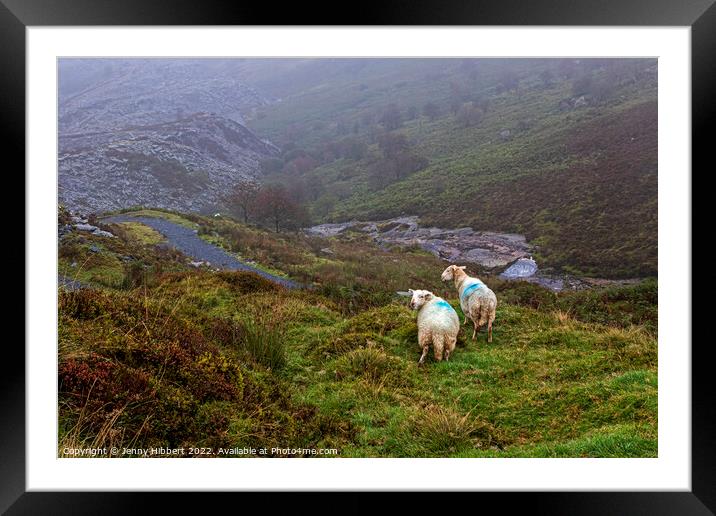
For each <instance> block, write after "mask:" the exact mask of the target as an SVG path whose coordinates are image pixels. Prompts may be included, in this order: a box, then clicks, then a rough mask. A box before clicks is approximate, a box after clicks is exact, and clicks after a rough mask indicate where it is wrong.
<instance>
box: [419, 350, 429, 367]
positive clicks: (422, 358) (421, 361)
mask: <svg viewBox="0 0 716 516" xmlns="http://www.w3.org/2000/svg"><path fill="white" fill-rule="evenodd" d="M427 354H428V346H425V347H424V348H423V354H422V355H420V360H418V365H423V362H425V357H426V356H427Z"/></svg>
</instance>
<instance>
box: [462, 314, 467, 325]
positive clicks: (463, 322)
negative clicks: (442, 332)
mask: <svg viewBox="0 0 716 516" xmlns="http://www.w3.org/2000/svg"><path fill="white" fill-rule="evenodd" d="M463 317H465V320H464V321H462V325H463V326H465V325H466V324H467V315H463Z"/></svg>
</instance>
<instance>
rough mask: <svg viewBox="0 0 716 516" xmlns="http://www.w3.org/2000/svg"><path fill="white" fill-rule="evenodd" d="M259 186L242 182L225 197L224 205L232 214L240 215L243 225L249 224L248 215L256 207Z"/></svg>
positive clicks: (252, 182)
mask: <svg viewBox="0 0 716 516" xmlns="http://www.w3.org/2000/svg"><path fill="white" fill-rule="evenodd" d="M259 191H260V186H259V184H258V183H256V182H255V181H244V182H243V183H239V184H237V185H236V186H234V188H233V189H232V190H231V192H229V194H228V195H227V196H226V199H225V203H226V205H227V206H228V208H229V210H230V211H231V212H233V213H240V214H241V215H242V216H243V219H244V223H248V222H249V215H250V214H251V213H253V210H254V208H255V206H256V198H257V196H258V194H259Z"/></svg>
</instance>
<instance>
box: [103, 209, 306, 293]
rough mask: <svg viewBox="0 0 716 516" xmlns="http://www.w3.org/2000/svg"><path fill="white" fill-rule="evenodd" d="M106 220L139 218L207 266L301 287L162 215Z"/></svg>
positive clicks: (120, 218) (117, 220)
mask: <svg viewBox="0 0 716 516" xmlns="http://www.w3.org/2000/svg"><path fill="white" fill-rule="evenodd" d="M102 221H103V222H106V223H121V222H141V223H142V224H145V225H147V226H149V227H150V228H152V229H155V230H157V231H159V232H160V233H161V234H162V235H164V236H165V237H166V239H167V243H168V244H169V245H171V246H172V247H174V248H176V249H178V250H179V251H181V252H182V253H184V254H185V255H187V256H189V257H191V258H193V259H194V260H197V261H203V262H208V264H209V265H210V266H211V267H215V268H218V269H225V270H232V271H248V272H254V273H256V274H258V275H260V276H263V277H264V278H266V279H268V280H270V281H273V282H274V283H278V284H279V285H283V286H284V287H286V288H301V287H302V285H300V284H299V283H296V282H295V281H291V280H289V279H286V278H281V277H280V276H276V275H274V274H271V273H268V272H265V271H262V270H261V269H257V268H256V267H252V266H251V265H248V264H246V263H244V262H242V261H241V260H239V259H238V258H236V257H235V256H233V255H231V254H229V253H227V252H226V251H224V250H223V249H221V248H220V247H217V246H215V245H213V244H210V243H209V242H206V241H205V240H202V239H201V238H199V235H198V234H197V233H196V230H194V229H191V228H188V227H186V226H182V225H180V224H176V223H174V222H170V221H168V220H166V219H161V218H154V217H132V216H130V215H117V216H113V217H107V218H105V219H102Z"/></svg>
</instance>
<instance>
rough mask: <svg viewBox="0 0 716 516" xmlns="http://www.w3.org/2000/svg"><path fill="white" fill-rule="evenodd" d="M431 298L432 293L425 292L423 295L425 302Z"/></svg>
mask: <svg viewBox="0 0 716 516" xmlns="http://www.w3.org/2000/svg"><path fill="white" fill-rule="evenodd" d="M432 298H433V293H432V292H426V293H425V299H426V300H429V299H432Z"/></svg>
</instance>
